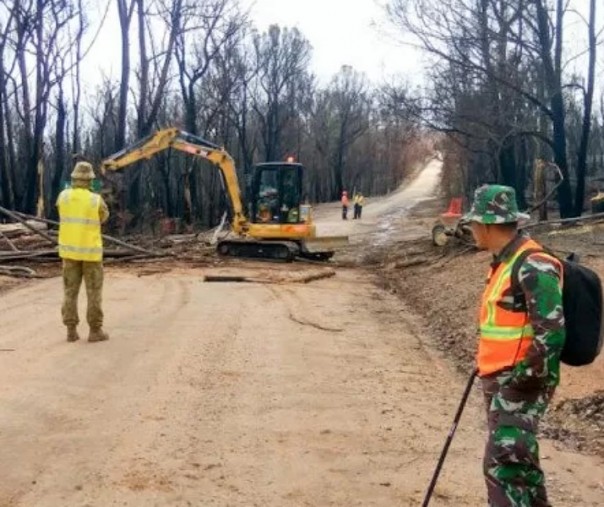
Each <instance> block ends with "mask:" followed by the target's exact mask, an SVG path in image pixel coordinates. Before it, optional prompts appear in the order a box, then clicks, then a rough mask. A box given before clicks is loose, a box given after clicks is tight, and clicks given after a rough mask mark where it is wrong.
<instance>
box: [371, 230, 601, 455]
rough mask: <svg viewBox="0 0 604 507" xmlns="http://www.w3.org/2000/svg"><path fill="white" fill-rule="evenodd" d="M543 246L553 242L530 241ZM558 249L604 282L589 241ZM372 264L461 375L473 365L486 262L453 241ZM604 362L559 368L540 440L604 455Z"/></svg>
mask: <svg viewBox="0 0 604 507" xmlns="http://www.w3.org/2000/svg"><path fill="white" fill-rule="evenodd" d="M535 236H536V238H537V239H538V240H540V241H542V242H543V243H545V244H548V245H550V244H551V243H552V242H551V241H548V240H549V239H550V238H551V237H547V236H546V235H542V236H540V235H535ZM555 238H556V244H555V245H552V246H554V247H558V246H560V245H565V246H567V247H577V246H579V247H581V246H582V245H583V250H584V251H583V252H581V248H579V251H580V252H581V253H583V255H585V257H584V261H585V263H586V264H587V265H589V266H590V267H592V268H593V269H595V270H596V271H597V272H598V273H599V274H600V276H601V277H602V279H604V259H601V258H595V257H593V255H594V253H593V250H590V251H585V250H586V249H585V248H584V247H585V245H588V246H591V243H592V242H591V238H584V242H583V243H581V242H577V241H573V240H570V239H569V238H568V237H566V236H565V235H562V234H557V235H555ZM368 255H369V257H370V258H369V259H368V260H370V261H371V262H372V264H373V266H374V267H375V268H376V271H377V272H378V274H379V279H380V283H381V284H382V286H384V287H385V288H387V289H389V290H390V291H391V292H394V293H397V294H398V295H399V296H400V297H401V298H402V299H403V300H404V301H405V302H406V304H407V305H409V306H410V307H411V309H413V310H414V311H415V312H417V313H418V314H419V315H421V316H422V317H424V318H425V321H426V323H427V328H428V330H427V332H426V336H427V337H429V338H430V339H431V340H432V344H433V346H435V348H436V349H438V350H440V351H441V352H442V353H443V355H444V356H445V357H447V358H450V360H452V361H453V362H454V363H455V365H456V366H457V367H458V368H459V369H460V370H462V371H463V372H465V373H469V372H470V371H471V370H472V368H473V367H474V365H475V362H474V356H475V353H476V326H477V320H476V319H477V302H478V301H479V298H480V295H481V293H482V290H483V288H484V280H485V276H486V275H487V271H488V266H489V262H490V255H489V254H488V253H485V252H476V251H475V250H474V249H469V248H468V247H467V246H466V245H461V244H459V243H455V242H452V243H451V244H449V245H447V247H446V248H444V249H440V248H437V247H434V246H433V245H432V244H431V242H430V240H429V239H427V238H425V239H423V240H415V241H412V242H407V243H406V244H404V243H403V244H398V245H395V246H394V247H392V246H391V247H389V248H387V249H385V250H383V251H380V252H377V251H372V252H371V253H370V254H368ZM603 407H604V357H599V358H598V360H597V361H596V362H595V363H594V364H593V365H590V366H589V367H583V368H567V367H564V366H563V371H562V384H561V386H560V387H559V388H558V390H557V394H556V397H555V399H554V403H553V404H552V408H551V409H550V412H549V413H548V415H547V416H546V418H545V421H544V424H543V433H544V434H545V435H546V436H548V437H550V438H553V439H556V440H560V441H562V442H563V443H564V444H565V445H567V446H569V447H571V448H574V449H577V450H581V451H583V452H589V453H596V454H599V455H602V456H604V416H603V413H604V409H603Z"/></svg>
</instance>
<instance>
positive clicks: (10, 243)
mask: <svg viewBox="0 0 604 507" xmlns="http://www.w3.org/2000/svg"><path fill="white" fill-rule="evenodd" d="M0 239H3V240H4V241H6V243H7V244H8V246H9V247H10V249H11V250H12V251H13V252H18V251H19V249H18V248H17V247H16V246H15V244H14V243H13V242H12V241H11V240H10V239H9V238H8V237H7V236H6V235H5V234H4V233H3V232H2V231H0Z"/></svg>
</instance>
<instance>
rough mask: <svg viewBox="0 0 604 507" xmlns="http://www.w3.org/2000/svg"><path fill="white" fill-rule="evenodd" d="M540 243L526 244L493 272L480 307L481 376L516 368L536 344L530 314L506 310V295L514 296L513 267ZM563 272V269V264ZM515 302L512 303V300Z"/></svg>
mask: <svg viewBox="0 0 604 507" xmlns="http://www.w3.org/2000/svg"><path fill="white" fill-rule="evenodd" d="M541 248H542V247H541V245H539V244H538V243H537V242H536V241H533V240H532V239H529V240H527V241H525V242H524V243H523V244H522V245H521V246H520V248H518V250H517V251H516V252H514V254H513V255H512V257H511V258H510V259H508V260H507V261H505V262H502V263H501V264H499V265H498V266H497V267H496V268H495V269H491V272H490V273H489V279H488V282H487V287H486V289H485V291H484V293H483V296H482V304H481V307H480V340H479V342H478V357H477V366H478V373H479V375H480V376H484V375H489V374H491V373H496V372H498V371H501V370H504V369H506V368H510V367H513V366H515V365H516V364H517V363H519V362H520V361H522V360H523V359H524V358H525V357H526V354H527V351H528V349H529V347H530V346H531V344H532V342H533V337H534V334H535V333H534V331H533V327H532V326H531V324H530V322H529V318H528V314H527V313H526V312H522V311H520V312H518V311H516V312H513V311H510V310H508V309H506V308H503V307H502V305H501V304H500V303H502V302H503V299H504V294H505V293H506V292H507V293H508V297H509V296H510V295H511V292H510V288H511V285H512V268H513V266H514V263H515V262H516V259H518V257H519V256H520V254H522V252H524V251H525V250H529V249H541ZM558 264H559V263H558ZM559 266H560V269H561V268H562V266H561V265H560V264H559ZM510 303H511V301H510Z"/></svg>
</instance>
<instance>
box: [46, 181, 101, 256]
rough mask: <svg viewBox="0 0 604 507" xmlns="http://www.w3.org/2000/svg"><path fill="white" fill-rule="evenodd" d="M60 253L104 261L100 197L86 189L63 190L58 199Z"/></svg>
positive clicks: (61, 254) (60, 254)
mask: <svg viewBox="0 0 604 507" xmlns="http://www.w3.org/2000/svg"><path fill="white" fill-rule="evenodd" d="M57 206H58V208H59V216H60V218H61V224H60V226H59V256H60V257H61V258H63V259H72V260H76V261H89V262H100V261H102V260H103V239H102V236H101V220H100V208H101V197H100V196H99V195H97V194H95V193H93V192H91V191H90V190H87V189H85V188H69V189H67V190H63V192H61V194H60V195H59V199H58V201H57Z"/></svg>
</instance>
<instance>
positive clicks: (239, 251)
mask: <svg viewBox="0 0 604 507" xmlns="http://www.w3.org/2000/svg"><path fill="white" fill-rule="evenodd" d="M216 251H217V252H218V255H220V256H221V257H239V258H244V259H267V260H273V261H278V262H292V261H293V260H294V259H295V258H296V256H298V255H300V247H299V245H298V244H297V243H296V242H294V241H253V240H239V241H238V240H233V239H229V240H223V241H221V242H220V243H218V245H217V247H216Z"/></svg>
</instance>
